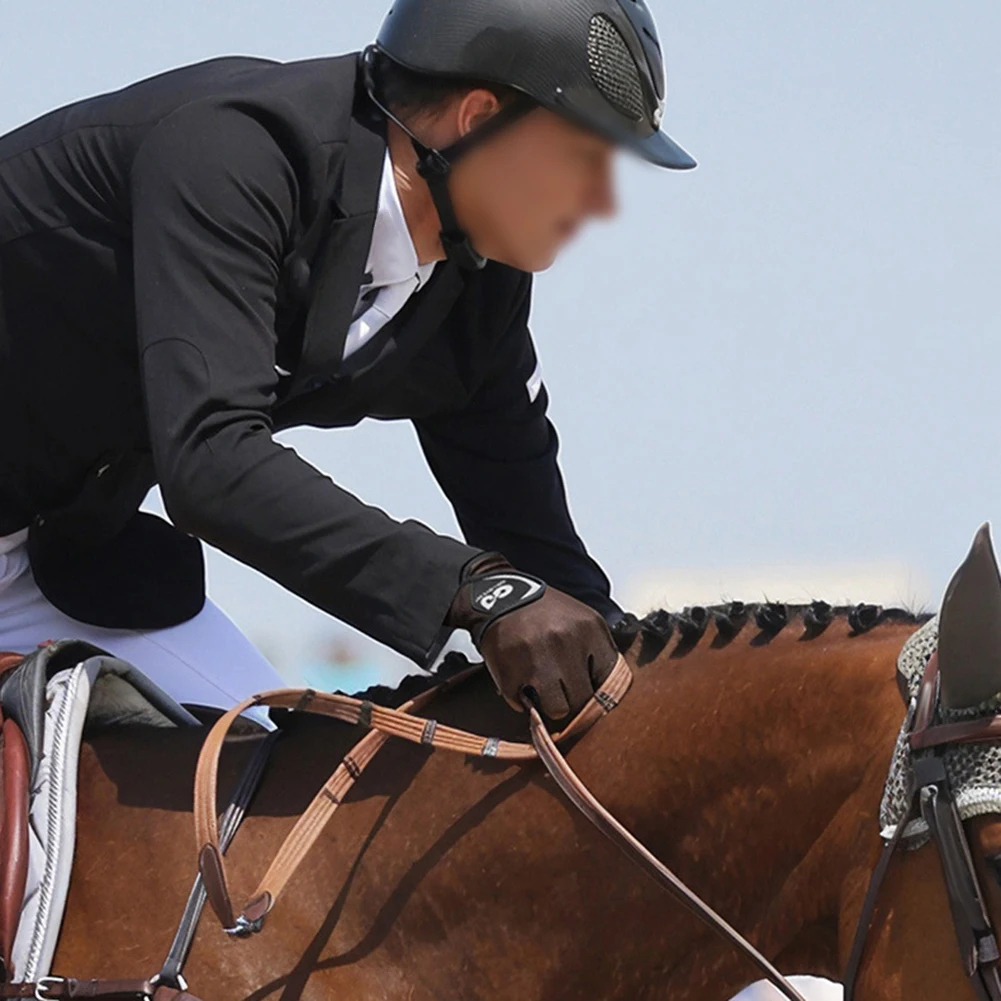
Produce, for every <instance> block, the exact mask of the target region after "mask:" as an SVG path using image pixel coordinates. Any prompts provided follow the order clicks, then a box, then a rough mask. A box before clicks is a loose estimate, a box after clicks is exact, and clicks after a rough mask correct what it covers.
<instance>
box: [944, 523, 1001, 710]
mask: <svg viewBox="0 0 1001 1001" xmlns="http://www.w3.org/2000/svg"><path fill="white" fill-rule="evenodd" d="M938 657H939V673H940V675H941V679H942V680H941V683H942V692H941V695H942V704H943V705H944V706H945V707H946V708H948V709H967V708H971V707H973V706H977V705H980V704H981V703H982V702H986V701H987V700H988V699H991V698H993V697H994V696H996V695H997V694H998V693H999V692H1001V574H999V573H998V564H997V559H996V558H995V555H994V547H993V545H992V544H991V530H990V525H989V524H984V525H981V527H980V530H979V531H978V532H977V534H976V536H975V538H974V540H973V545H972V546H971V547H970V552H969V554H968V555H967V557H966V559H965V560H964V561H963V563H962V564H961V565H960V567H959V569H958V570H957V571H956V572H955V574H953V577H952V580H950V581H949V586H948V587H947V588H946V590H945V596H944V598H943V599H942V608H941V611H940V612H939V631H938Z"/></svg>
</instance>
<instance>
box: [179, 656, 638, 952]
mask: <svg viewBox="0 0 1001 1001" xmlns="http://www.w3.org/2000/svg"><path fill="white" fill-rule="evenodd" d="M481 669H482V667H481V665H476V666H474V667H472V668H470V669H469V670H467V671H463V672H461V673H459V674H457V675H454V676H453V677H452V678H450V679H449V680H448V681H446V682H445V683H444V684H443V685H440V686H438V687H436V688H432V689H430V690H429V691H427V692H424V693H423V694H422V695H420V696H419V697H418V698H416V699H413V700H411V701H410V702H408V703H407V704H406V705H404V706H402V707H401V708H399V709H389V708H387V707H385V706H379V705H374V704H373V703H371V702H367V701H364V700H361V699H356V698H352V697H351V696H349V695H336V694H332V693H329V692H317V691H314V690H313V689H308V688H307V689H292V688H286V689H278V690H275V691H270V692H262V693H260V694H258V695H255V696H252V697H251V698H248V699H245V700H244V701H243V702H241V703H239V705H236V706H234V707H233V708H232V709H231V710H229V712H227V713H226V714H225V715H224V716H221V717H220V718H219V720H218V721H217V722H216V723H215V725H214V726H213V727H212V729H211V730H210V731H209V734H208V736H207V737H206V739H205V743H204V745H203V746H202V751H201V754H200V755H199V758H198V766H197V769H196V771H195V794H194V817H195V840H196V843H197V849H198V865H199V869H200V871H201V875H202V879H203V880H204V883H205V889H206V892H207V894H208V899H209V903H210V904H211V905H212V909H213V910H214V911H215V913H216V916H217V917H218V918H219V920H220V921H221V922H222V925H223V927H224V928H225V929H226V930H227V931H228V932H230V933H231V934H234V935H245V934H249V933H251V932H254V931H259V930H260V928H261V925H262V922H263V920H264V916H265V915H266V914H267V913H268V911H270V910H271V908H272V907H273V906H274V904H275V901H276V900H277V899H278V896H279V894H280V893H281V892H282V890H283V889H284V887H285V885H286V884H287V883H288V881H289V879H290V878H291V877H292V874H293V873H294V872H295V871H296V869H297V868H298V866H299V864H300V863H301V862H302V860H303V858H305V856H306V854H307V853H308V852H309V850H310V848H311V847H312V846H313V844H314V843H315V842H316V839H317V838H318V837H319V835H320V832H321V831H322V830H323V828H324V826H325V825H326V823H327V822H328V821H329V819H330V817H331V816H332V815H333V813H334V812H335V810H336V809H337V807H338V806H339V805H340V803H341V801H342V800H343V798H344V795H345V794H346V792H347V790H348V789H350V788H351V786H352V785H353V784H354V783H355V781H356V780H357V779H358V777H359V776H360V775H361V773H362V772H363V771H364V770H365V768H366V766H367V765H368V763H369V762H370V761H371V760H372V758H373V757H374V756H375V754H376V753H377V752H378V750H379V749H380V748H381V747H382V746H383V744H384V743H385V741H386V739H387V738H388V737H400V738H402V739H404V740H408V741H410V742H412V743H415V744H425V745H428V746H431V747H435V748H440V749H444V750H449V751H456V752H458V753H460V754H472V755H477V756H483V757H491V758H498V759H500V760H502V761H531V760H533V759H534V758H536V756H537V752H536V750H535V748H534V747H533V746H532V745H531V744H526V743H524V742H521V741H508V740H499V739H497V738H494V737H483V736H481V735H479V734H473V733H469V732H467V731H465V730H459V729H457V728H455V727H451V726H446V725H445V724H443V723H438V722H437V721H429V720H428V719H425V718H424V717H423V716H416V715H414V712H415V711H416V710H419V709H421V708H423V707H424V706H425V705H427V704H428V703H429V702H430V701H431V700H432V699H433V698H435V697H437V696H438V695H439V694H441V692H442V691H444V690H445V689H447V688H450V687H452V686H454V685H456V684H458V683H459V682H461V681H463V680H465V679H466V678H468V677H470V676H471V675H473V674H475V673H477V672H478V671H480V670H481ZM631 683H632V671H631V669H630V667H629V665H628V664H627V663H626V660H625V658H623V657H622V655H621V654H620V655H619V657H618V659H617V660H616V663H615V666H614V667H613V668H612V671H611V673H610V674H609V675H608V677H607V678H606V679H605V681H604V682H603V683H602V685H601V687H600V688H599V689H598V691H596V692H595V693H594V695H593V696H592V698H591V699H590V700H589V701H588V703H587V705H586V706H585V707H584V708H583V709H582V710H581V711H580V712H579V713H578V714H577V716H575V717H574V719H573V720H572V721H571V722H570V724H569V725H568V726H567V727H566V728H565V729H563V730H562V731H561V732H560V733H559V734H557V735H556V738H555V739H556V740H563V739H566V738H569V737H571V736H573V735H575V734H579V733H583V732H584V731H585V730H587V729H588V728H589V727H590V726H591V725H592V724H593V723H594V722H595V721H596V720H598V719H599V718H600V717H602V716H604V715H605V714H606V713H608V712H610V711H611V709H613V708H614V707H615V706H616V705H618V703H619V701H620V700H621V699H622V697H623V695H625V693H626V691H627V690H628V689H629V685H630V684H631ZM259 705H264V706H273V707H282V708H286V709H297V710H300V711H306V712H311V713H317V714H319V715H322V716H331V717H333V718H334V719H340V720H343V721H344V722H346V723H352V724H359V723H361V724H363V725H366V726H368V727H370V730H371V732H369V733H368V734H366V735H365V737H364V738H362V740H361V741H359V743H358V744H357V745H356V746H355V747H354V748H353V749H352V750H351V751H350V752H349V753H348V755H346V756H345V758H344V759H343V760H342V761H341V763H340V764H339V765H338V767H337V769H336V770H335V771H334V773H333V774H332V775H331V777H330V779H329V780H328V781H327V782H326V784H325V785H324V786H323V788H322V789H321V790H320V791H319V793H317V795H316V797H315V798H314V799H313V801H312V803H310V805H309V806H308V807H307V808H306V810H305V812H304V813H303V815H302V816H301V817H300V818H299V820H298V821H297V822H296V824H295V826H294V827H293V828H292V830H291V831H290V832H289V834H288V836H287V837H286V839H285V841H284V842H283V843H282V845H281V847H280V848H279V849H278V853H277V854H276V856H275V858H274V860H273V861H272V863H271V866H270V867H269V868H268V871H267V872H266V873H265V875H264V878H263V879H262V880H261V882H260V883H259V884H258V886H257V888H256V889H255V890H254V892H253V893H252V894H251V896H250V898H249V899H248V900H247V902H246V904H245V906H244V908H243V910H242V912H241V913H240V914H239V915H235V913H234V909H233V905H232V899H231V896H230V892H229V886H228V881H227V878H226V867H225V864H224V862H223V857H222V852H221V851H220V846H219V829H218V823H217V820H216V788H217V781H218V768H219V752H220V750H221V748H222V743H223V739H224V738H225V736H226V731H227V730H228V729H229V727H230V726H231V725H232V723H233V721H234V720H235V719H236V717H237V716H239V714H240V713H241V712H243V711H244V710H245V709H248V708H250V707H251V706H259Z"/></svg>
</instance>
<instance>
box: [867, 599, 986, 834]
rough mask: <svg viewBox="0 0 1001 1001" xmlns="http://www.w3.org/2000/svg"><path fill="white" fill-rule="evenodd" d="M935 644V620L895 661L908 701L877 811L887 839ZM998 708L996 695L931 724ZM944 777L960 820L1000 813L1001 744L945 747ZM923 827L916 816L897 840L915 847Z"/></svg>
mask: <svg viewBox="0 0 1001 1001" xmlns="http://www.w3.org/2000/svg"><path fill="white" fill-rule="evenodd" d="M937 644H938V616H936V617H935V618H933V619H930V620H929V621H928V622H926V623H925V624H924V625H923V626H922V627H921V628H920V629H919V630H918V631H917V632H916V633H914V635H913V636H911V637H910V638H909V639H908V640H907V642H906V643H905V644H904V647H903V649H902V650H901V651H900V655H899V657H898V658H897V672H898V674H899V675H900V677H901V679H902V680H903V681H904V683H905V685H906V690H907V692H908V694H909V697H910V704H909V707H908V710H907V718H906V719H905V721H904V725H903V726H902V727H901V728H900V734H899V735H898V737H897V744H896V747H895V748H894V751H893V760H892V762H891V764H890V773H889V775H888V776H887V780H886V788H885V790H884V792H883V801H882V803H881V804H880V808H879V824H880V828H881V830H880V835H881V836H882V837H883V839H884V840H886V841H889V840H890V838H892V837H893V834H894V831H895V830H896V826H897V824H898V823H899V822H900V820H901V819H902V816H903V814H904V812H905V811H906V809H907V807H908V805H909V804H908V796H907V790H908V789H909V788H910V786H911V782H912V780H913V769H912V768H911V765H910V760H909V756H908V753H907V747H906V742H907V736H906V730H907V729H908V727H909V726H910V723H911V720H912V718H913V716H914V712H915V709H916V706H917V694H918V688H919V687H920V684H921V677H922V675H923V674H924V669H925V665H926V664H927V663H928V661H929V659H930V658H931V655H932V654H933V653H934V652H935V647H936V646H937ZM999 710H1001V694H999V695H998V696H995V697H994V698H993V699H991V700H990V701H988V702H985V703H983V704H982V705H979V706H975V707H974V708H972V709H962V710H953V709H944V708H943V707H942V706H939V707H938V709H937V710H936V714H935V718H934V722H935V723H954V722H957V721H959V720H966V719H975V718H977V717H979V716H984V715H988V714H992V713H996V712H998V711H999ZM943 759H944V761H945V769H946V774H947V775H948V776H949V784H950V786H951V788H952V792H953V796H954V797H955V800H956V806H957V807H958V808H959V815H960V816H961V817H962V818H963V820H969V819H970V818H971V817H977V816H981V815H983V814H985V813H1001V745H999V744H993V743H992V744H960V745H958V746H955V747H947V748H946V749H945V751H944V754H943ZM928 838H929V833H928V825H927V824H926V823H925V822H924V820H922V819H921V818H920V817H918V818H916V819H914V820H912V821H911V822H910V823H909V824H908V825H907V827H906V828H904V834H903V838H902V845H903V847H904V848H906V849H914V848H920V847H921V846H922V845H923V844H925V843H926V842H927V841H928Z"/></svg>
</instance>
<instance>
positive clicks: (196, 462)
mask: <svg viewBox="0 0 1001 1001" xmlns="http://www.w3.org/2000/svg"><path fill="white" fill-rule="evenodd" d="M663 106H664V68H663V61H662V55H661V46H660V42H659V41H658V37H657V31H656V28H655V25H654V22H653V19H652V17H651V15H650V13H649V11H648V9H647V7H646V5H645V3H644V2H643V0H528V2H526V0H463V2H462V3H456V2H455V0H395V2H394V5H393V8H392V9H391V10H390V12H389V14H388V15H387V17H386V19H385V21H384V23H383V25H382V28H381V30H380V32H379V35H378V39H377V41H376V42H375V44H374V45H372V46H370V47H369V48H368V49H366V50H365V51H364V52H363V53H350V54H348V55H344V56H338V57H328V58H319V59H309V60H300V61H296V62H289V63H279V62H275V61H272V60H265V59H257V58H244V57H224V58H218V59H212V60H208V61H205V62H201V63H197V64H195V65H191V66H186V67H182V68H179V69H175V70H172V71H169V72H166V73H161V74H159V75H157V76H154V77H151V78H149V79H146V80H143V81H140V82H139V83H136V84H134V85H132V86H130V87H127V88H125V89H123V90H119V91H116V92H113V93H109V94H104V95H100V96H97V97H94V98H90V99H88V100H84V101H80V102H77V103H75V104H71V105H69V106H67V107H64V108H61V109H58V110H56V111H53V112H50V113H49V114H46V115H44V116H42V117H41V118H38V119H36V120H35V121H33V122H30V123H28V124H27V125H24V126H22V127H21V128H19V129H16V130H15V131H13V132H11V133H9V134H7V135H6V136H3V137H0V357H2V363H0V426H2V427H4V428H5V429H6V434H5V435H4V436H3V438H2V439H0V648H3V649H15V650H28V649H30V648H31V647H32V646H34V644H35V643H36V642H37V641H39V640H40V639H44V638H49V637H55V636H60V635H73V636H79V637H82V638H86V639H89V640H91V641H92V642H94V643H97V644H98V645H100V646H103V647H104V648H106V649H108V650H110V651H111V652H113V653H116V654H118V655H119V656H122V657H124V658H125V659H128V660H130V661H132V662H133V663H135V664H136V665H137V666H139V667H141V668H142V669H144V670H145V671H146V672H147V673H148V674H150V676H151V677H152V678H153V679H154V680H155V681H157V682H158V683H159V684H161V686H162V687H164V688H166V689H167V690H168V691H169V692H171V694H173V695H174V696H175V697H177V698H179V699H183V700H185V701H190V702H202V703H206V704H215V705H226V704H229V703H230V702H232V701H233V700H236V699H239V698H242V697H243V696H245V695H247V694H248V693H250V692H253V691H258V690H260V689H264V688H269V687H276V686H279V685H280V679H279V678H278V676H277V674H276V672H275V671H274V669H273V668H272V667H271V666H270V665H269V664H268V663H267V662H266V661H265V660H264V658H263V657H262V656H261V655H260V654H258V653H257V652H256V651H254V650H253V648H252V647H251V646H250V644H249V642H248V641H247V640H246V639H245V638H244V637H243V636H242V634H240V633H239V632H238V630H237V629H236V627H235V626H234V625H233V624H232V623H231V622H230V621H229V620H228V619H227V618H226V617H225V615H223V613H222V612H220V611H219V609H218V608H216V607H215V606H214V605H213V604H212V603H211V602H210V601H207V600H206V599H205V594H204V572H203V565H202V552H201V544H200V541H199V540H203V541H205V542H208V543H210V544H212V545H214V546H217V547H218V548H219V549H221V550H223V551H224V552H227V553H229V554H230V555H232V556H234V557H235V558H236V559H238V560H241V561H243V562H244V563H247V564H249V565H250V566H252V567H255V568H257V569H258V570H260V571H261V572H263V573H265V574H267V575H268V576H269V577H271V578H273V579H274V580H276V581H278V582H279V583H281V584H283V585H284V586H285V587H287V588H288V589H289V590H291V591H294V592H295V593H297V594H299V595H301V596H302V597H303V598H305V599H306V600H308V601H309V602H311V603H312V604H314V605H316V606H318V607H319V608H321V609H324V610H325V611H327V612H328V613H330V614H331V615H334V616H336V617H337V618H339V619H343V620H344V621H346V622H350V623H351V624H352V625H354V626H356V627H357V628H359V629H360V630H362V631H363V632H365V633H367V634H368V635H370V636H372V637H374V638H376V639H377V640H380V641H382V642H383V643H386V644H388V645H389V646H391V647H393V648H394V649H396V650H398V651H400V652H401V653H403V654H405V655H407V656H409V657H410V658H412V659H413V660H415V661H417V662H418V663H420V664H422V665H428V664H430V663H431V662H432V661H433V659H434V658H435V656H436V654H437V653H438V651H440V649H441V646H442V644H443V642H444V640H445V639H446V638H447V636H448V635H449V633H450V631H451V630H453V629H456V628H462V629H468V630H469V631H470V632H471V633H472V636H473V638H474V641H475V642H476V644H477V646H478V647H479V649H480V651H481V653H482V654H483V656H484V659H485V661H486V663H487V666H488V667H489V669H490V671H491V673H492V674H493V677H494V680H495V682H496V684H497V687H498V689H499V690H500V692H501V693H502V694H503V695H504V696H505V697H506V698H507V699H508V700H509V701H510V702H512V704H515V705H517V696H518V694H519V689H520V688H521V687H522V686H524V685H531V686H533V687H534V688H535V689H536V691H537V692H538V695H539V698H540V700H541V703H542V706H543V709H544V710H545V711H546V713H547V714H548V715H550V716H551V717H554V718H558V717H561V716H564V715H566V714H567V713H568V712H569V711H571V710H576V709H578V708H580V706H581V705H582V704H583V702H585V701H586V699H587V698H588V696H589V695H590V693H591V691H592V690H593V688H594V685H595V684H596V682H598V681H600V680H602V679H603V678H604V676H605V675H606V674H607V672H608V671H609V670H610V668H611V666H612V665H613V663H614V660H615V651H614V647H613V642H612V637H611V633H610V630H609V623H613V622H614V621H615V620H616V619H618V618H620V617H621V615H622V613H621V610H620V609H619V608H618V606H617V605H616V604H615V602H614V601H613V600H612V599H611V597H610V588H609V582H608V579H607V577H606V576H605V574H604V573H603V572H602V570H601V569H600V567H599V566H598V565H597V563H596V562H595V561H594V560H593V559H592V558H591V557H590V556H589V555H588V553H587V551H586V549H585V547H584V545H583V543H582V542H581V540H580V538H579V536H578V535H577V533H576V531H575V529H574V527H573V523H572V521H571V517H570V514H569V512H568V508H567V502H566V498H565V494H564V487H563V481H562V477H561V473H560V470H559V466H558V463H557V448H558V441H557V437H556V432H555V430H554V428H553V426H552V424H551V423H550V422H549V420H548V418H547V416H546V409H547V403H548V400H547V394H546V390H545V387H544V386H543V384H542V382H541V377H540V375H539V369H538V365H537V360H536V355H535V350H534V347H533V343H532V339H531V335H530V333H529V330H528V325H527V320H528V314H529V305H530V295H531V285H532V272H534V271H538V270H541V269H544V268H546V267H548V266H549V265H550V264H551V263H552V261H553V259H554V257H555V256H556V254H557V252H558V251H559V249H560V248H561V247H562V245H563V244H564V243H565V242H566V241H567V240H568V239H569V238H570V237H571V236H572V235H573V234H574V233H575V231H576V229H577V227H578V226H579V225H580V224H581V223H582V222H584V221H585V220H587V219H588V218H589V217H592V216H597V215H608V214H610V213H611V212H612V211H613V193H612V184H611V170H610V168H611V162H612V157H613V154H614V152H615V149H616V148H617V147H619V146H625V147H628V148H629V149H631V150H633V151H635V152H636V153H638V154H639V155H640V156H642V157H644V158H645V159H647V160H649V161H651V162H653V163H655V164H657V165H660V166H663V167H670V168H677V169H684V168H688V167H692V166H694V165H695V163H694V161H693V160H692V159H691V157H690V156H689V155H688V154H687V153H685V151H684V150H682V149H681V148H680V147H679V146H678V145H677V144H676V143H674V142H673V141H672V140H671V139H670V138H669V137H668V136H667V135H665V134H664V133H663V132H661V131H660V130H659V129H660V122H661V115H662V112H663ZM365 416H374V417H378V418H404V417H405V418H409V419H410V420H412V421H413V423H414V426H415V428H416V430H417V433H418V437H419V439H420V443H421V446H422V448H423V450H424V452H425V455H426V457H427V460H428V463H429V465H430V467H431V470H432V471H433V473H434V475H435V477H436V478H437V480H438V482H439V483H440V485H441V487H442V489H443V490H444V492H445V494H446V495H447V496H448V498H449V500H450V501H451V503H452V505H453V507H454V509H455V512H456V515H457V517H458V521H459V524H460V526H461V528H462V532H463V534H464V536H465V540H466V541H465V543H462V542H459V541H457V540H455V539H451V538H448V537H445V536H442V535H439V534H436V533H435V532H433V531H431V530H430V529H428V528H427V527H426V526H424V525H421V524H420V523H417V522H415V521H403V522H398V521H395V520H393V519H391V518H389V517H388V516H387V515H386V514H384V513H383V512H381V511H379V510H377V509H375V508H373V507H370V506H367V505H365V504H363V503H362V502H360V501H359V500H358V499H357V498H355V497H354V496H352V495H351V494H350V493H348V492H347V491H345V490H344V489H342V488H341V487H340V486H338V485H336V484H335V483H334V482H332V481H331V479H330V478H329V477H327V476H325V475H324V474H322V473H321V472H319V471H318V470H317V469H315V468H314V467H313V466H311V465H310V464H309V463H307V462H306V461H305V460H303V459H302V458H301V457H300V456H298V455H297V454H296V453H295V451H293V450H292V449H288V448H285V447H283V446H282V445H281V444H279V443H278V442H276V441H274V440H273V437H272V435H273V432H274V431H276V430H279V429H282V428H285V427H290V426H293V425H303V424H310V425H315V426H323V427H332V426H338V425H351V424H355V423H357V422H358V421H359V420H361V419H362V418H363V417H365ZM154 483H159V485H160V489H161V492H162V496H163V501H164V504H165V507H166V509H167V512H168V514H169V515H170V516H171V519H172V520H173V522H174V525H175V526H176V528H175V527H172V526H170V525H169V524H168V523H167V522H165V521H163V520H162V519H159V518H156V517H155V516H153V515H150V514H146V513H142V514H141V513H139V512H138V507H139V505H140V503H141V502H142V500H143V498H144V496H145V495H146V493H147V491H148V490H149V489H150V487H151V486H153V485H154Z"/></svg>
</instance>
